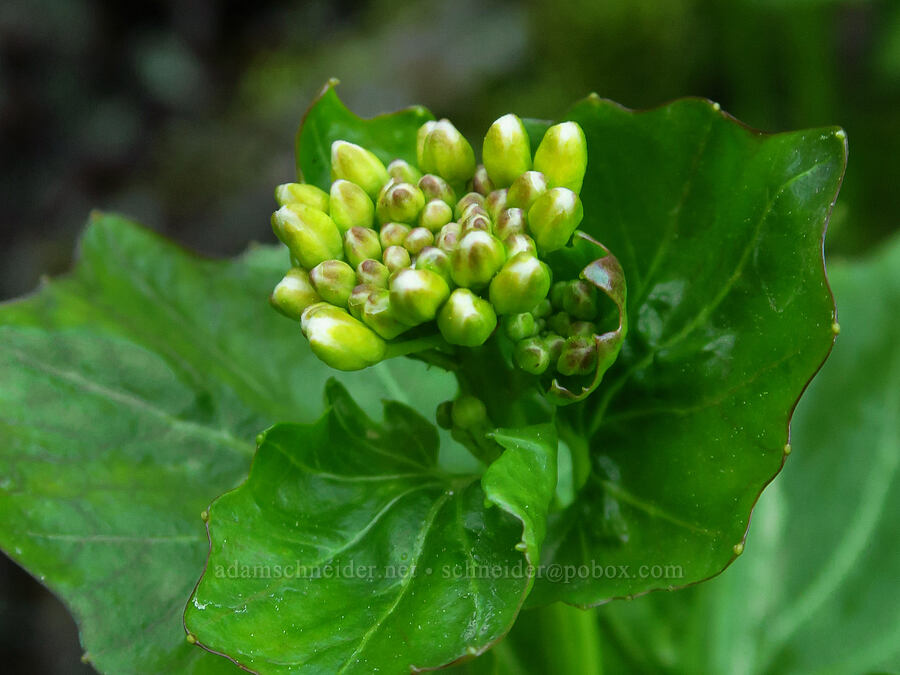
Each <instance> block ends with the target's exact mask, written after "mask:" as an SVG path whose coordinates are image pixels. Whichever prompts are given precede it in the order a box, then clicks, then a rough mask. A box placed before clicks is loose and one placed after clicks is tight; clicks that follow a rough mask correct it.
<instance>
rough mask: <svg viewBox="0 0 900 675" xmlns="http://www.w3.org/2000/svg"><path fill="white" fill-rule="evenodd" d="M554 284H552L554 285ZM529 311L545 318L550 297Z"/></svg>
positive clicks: (539, 317) (537, 316) (548, 311)
mask: <svg viewBox="0 0 900 675" xmlns="http://www.w3.org/2000/svg"><path fill="white" fill-rule="evenodd" d="M356 275H357V276H359V271H358V270H357V272H356ZM555 285H556V284H554V286H555ZM531 313H532V314H534V317H535V318H536V319H546V318H547V317H548V316H550V315H551V314H553V305H552V304H551V303H550V298H544V299H543V300H541V301H540V302H539V303H538V304H536V305H535V306H534V309H532V310H531Z"/></svg>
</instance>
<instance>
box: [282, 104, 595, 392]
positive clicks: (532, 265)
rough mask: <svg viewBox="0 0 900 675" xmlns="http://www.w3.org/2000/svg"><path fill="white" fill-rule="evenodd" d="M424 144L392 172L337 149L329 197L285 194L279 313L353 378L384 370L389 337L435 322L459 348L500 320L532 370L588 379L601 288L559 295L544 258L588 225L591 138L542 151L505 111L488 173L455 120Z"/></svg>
mask: <svg viewBox="0 0 900 675" xmlns="http://www.w3.org/2000/svg"><path fill="white" fill-rule="evenodd" d="M416 144H417V147H416V165H413V164H410V163H409V162H406V161H404V160H402V159H394V160H393V161H391V162H390V163H388V164H387V166H385V164H384V163H383V162H382V160H381V159H380V158H379V157H377V156H376V155H375V154H374V153H372V152H370V151H369V150H367V149H365V148H363V147H361V146H359V145H355V144H353V143H349V142H347V141H341V140H339V141H335V142H334V143H333V144H332V147H331V178H332V183H331V186H330V189H329V191H328V192H325V191H324V190H321V189H319V188H317V187H315V186H313V185H308V184H302V183H288V184H285V185H280V186H278V188H277V189H276V191H275V196H276V199H277V201H278V203H279V206H280V208H279V209H278V210H277V211H276V212H275V213H274V214H273V215H272V228H273V230H274V231H275V234H276V235H277V236H278V238H279V239H280V240H281V241H282V242H283V243H284V244H285V245H286V246H287V247H288V249H289V250H290V253H291V260H292V264H293V267H292V268H291V269H290V270H289V271H288V273H287V275H286V276H285V277H284V279H283V280H282V281H281V282H280V283H279V284H278V285H277V286H276V288H275V290H274V292H273V293H272V297H271V301H272V304H273V305H274V306H275V308H276V309H278V310H279V311H280V312H282V313H283V314H285V315H287V316H289V317H291V318H293V319H296V320H299V321H300V322H301V326H302V328H303V332H304V334H305V335H306V337H307V338H308V339H309V341H310V344H311V346H312V349H313V351H314V353H315V354H316V355H317V356H318V357H319V358H321V359H322V360H323V361H325V362H326V363H328V364H329V365H331V366H332V367H335V368H338V369H341V370H355V369H358V368H364V367H366V366H368V365H372V364H374V363H377V362H378V361H380V360H381V359H383V358H385V355H386V354H388V352H389V350H388V344H389V343H390V342H391V341H395V340H398V339H401V338H402V336H404V334H405V333H408V332H409V331H412V330H413V329H415V328H417V327H421V326H423V325H426V324H431V325H432V328H433V329H436V331H438V332H439V333H440V334H441V336H442V337H443V339H444V341H446V342H447V343H449V344H451V345H460V346H465V347H475V346H478V345H481V344H483V343H484V342H485V341H486V340H488V338H490V337H491V335H492V334H493V333H494V332H495V329H496V327H497V324H498V321H500V320H502V323H503V326H504V334H505V335H507V336H508V337H509V339H511V340H513V342H514V343H515V363H516V364H517V365H518V366H519V367H520V368H522V369H523V370H525V371H527V372H529V373H535V374H539V373H544V372H547V371H548V370H549V371H551V372H552V371H554V370H558V371H559V372H561V373H563V374H579V373H586V372H588V371H589V370H590V365H591V358H592V357H591V354H593V358H594V359H595V360H596V353H595V351H593V352H592V344H593V338H592V335H593V325H592V324H591V323H590V322H591V321H593V320H594V319H595V318H596V311H597V310H596V304H597V302H596V289H594V288H593V287H592V286H591V285H590V284H588V283H587V282H584V281H577V280H575V281H566V280H563V281H557V283H556V284H555V285H554V284H553V278H552V273H551V270H550V268H549V267H548V265H547V264H546V263H545V262H544V260H543V259H542V258H543V256H544V255H546V254H548V253H551V252H553V251H555V250H557V249H560V248H562V247H563V246H565V245H566V244H567V243H568V241H569V239H570V238H571V236H572V234H573V233H574V232H575V230H576V228H577V227H578V225H579V223H580V222H581V220H582V217H583V209H582V205H581V200H580V198H579V196H578V192H579V191H580V189H581V183H582V180H583V177H584V172H585V167H586V163H587V148H586V142H585V138H584V134H583V132H582V130H581V128H580V127H579V126H578V125H577V124H576V123H574V122H565V123H562V124H558V125H556V126H554V127H551V128H550V129H549V130H548V131H547V132H546V134H545V135H544V137H543V140H542V141H541V143H540V144H539V146H538V148H537V150H536V152H535V153H534V154H533V155H532V151H531V145H530V140H529V136H528V133H527V131H526V128H525V125H524V124H523V123H522V121H521V120H520V119H519V118H518V117H516V116H515V115H505V116H503V117H501V118H500V119H498V120H497V121H496V122H494V124H493V125H492V126H491V127H490V129H489V130H488V133H487V135H486V136H485V139H484V145H483V148H482V151H483V152H482V156H483V162H484V163H483V164H480V165H479V164H476V160H475V153H474V150H473V149H472V146H471V145H470V144H469V142H468V141H467V140H466V139H465V138H464V137H463V136H462V134H460V133H459V131H457V129H456V128H455V127H454V126H453V125H452V124H451V123H450V122H449V121H448V120H440V121H432V122H427V123H425V124H424V125H422V127H421V128H420V129H419V132H418V135H417V139H416ZM425 331H426V332H427V329H425ZM422 332H423V331H422V330H421V329H420V330H418V331H416V333H415V335H421V333H422ZM402 339H405V337H404V338H402Z"/></svg>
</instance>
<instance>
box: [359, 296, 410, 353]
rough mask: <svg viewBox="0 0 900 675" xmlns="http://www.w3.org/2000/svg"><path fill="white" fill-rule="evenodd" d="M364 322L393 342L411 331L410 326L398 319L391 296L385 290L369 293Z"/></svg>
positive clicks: (364, 307)
mask: <svg viewBox="0 0 900 675" xmlns="http://www.w3.org/2000/svg"><path fill="white" fill-rule="evenodd" d="M362 320H363V322H364V323H365V324H366V325H367V326H368V327H369V328H371V329H372V330H374V331H375V332H376V333H378V334H379V335H380V336H381V337H383V338H384V339H385V340H393V339H394V338H395V337H397V336H398V335H400V334H401V333H404V332H406V331H408V330H409V329H410V326H409V325H408V324H406V323H404V322H403V321H401V320H400V319H399V318H398V317H397V311H396V308H395V307H394V306H393V304H392V303H391V294H390V292H389V291H388V290H386V289H383V288H377V289H375V290H374V291H372V292H371V293H369V297H368V298H367V299H366V303H365V305H364V306H363V313H362Z"/></svg>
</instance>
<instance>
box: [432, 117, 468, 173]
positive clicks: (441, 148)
mask: <svg viewBox="0 0 900 675" xmlns="http://www.w3.org/2000/svg"><path fill="white" fill-rule="evenodd" d="M418 162H419V166H420V167H421V168H422V170H423V171H426V172H427V173H436V174H438V175H439V176H441V177H442V178H443V179H444V180H446V181H447V182H448V183H451V184H454V183H465V182H466V181H467V180H469V179H470V178H471V177H472V175H473V174H474V173H475V152H474V151H473V150H472V146H471V145H469V141H467V140H466V139H465V137H464V136H463V135H462V134H461V133H459V131H458V130H457V129H456V127H455V126H453V124H451V123H450V121H449V120H441V121H440V122H438V123H437V124H435V125H434V126H433V127H432V128H431V131H429V132H428V133H427V135H426V136H425V139H424V141H423V143H422V155H421V157H418Z"/></svg>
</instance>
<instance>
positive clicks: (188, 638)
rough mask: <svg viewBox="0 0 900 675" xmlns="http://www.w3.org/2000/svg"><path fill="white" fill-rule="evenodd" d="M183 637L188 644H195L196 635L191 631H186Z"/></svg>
mask: <svg viewBox="0 0 900 675" xmlns="http://www.w3.org/2000/svg"><path fill="white" fill-rule="evenodd" d="M184 639H185V640H186V641H187V643H188V644H189V645H195V644H197V636H196V635H194V634H193V633H188V634H187V635H185V636H184Z"/></svg>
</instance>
